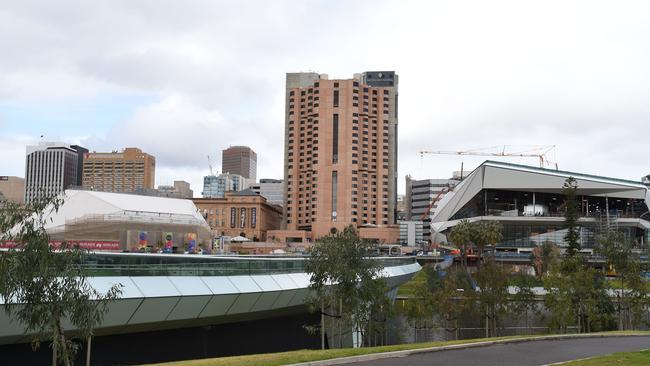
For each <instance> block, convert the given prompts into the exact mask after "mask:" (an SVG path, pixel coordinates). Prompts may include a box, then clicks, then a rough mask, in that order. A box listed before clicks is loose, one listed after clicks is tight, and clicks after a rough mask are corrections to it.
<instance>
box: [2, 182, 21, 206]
mask: <svg viewBox="0 0 650 366" xmlns="http://www.w3.org/2000/svg"><path fill="white" fill-rule="evenodd" d="M4 200H7V201H11V202H13V203H17V204H19V205H22V204H24V203H25V179H23V178H20V177H10V176H6V175H0V201H4Z"/></svg>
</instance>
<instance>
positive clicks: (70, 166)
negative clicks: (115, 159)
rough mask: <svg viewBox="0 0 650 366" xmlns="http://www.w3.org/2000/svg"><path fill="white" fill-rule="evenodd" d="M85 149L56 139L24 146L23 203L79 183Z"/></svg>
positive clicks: (45, 196) (46, 196)
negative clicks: (25, 152)
mask: <svg viewBox="0 0 650 366" xmlns="http://www.w3.org/2000/svg"><path fill="white" fill-rule="evenodd" d="M87 152H88V150H87V149H85V148H83V147H81V146H77V145H69V144H65V143H60V142H42V143H40V144H38V145H36V146H27V156H26V159H25V203H31V202H33V201H34V200H37V199H39V198H49V197H53V196H56V195H57V194H59V193H60V192H63V191H64V190H65V189H66V188H68V187H71V186H80V185H81V182H82V179H81V178H82V172H83V157H84V153H87Z"/></svg>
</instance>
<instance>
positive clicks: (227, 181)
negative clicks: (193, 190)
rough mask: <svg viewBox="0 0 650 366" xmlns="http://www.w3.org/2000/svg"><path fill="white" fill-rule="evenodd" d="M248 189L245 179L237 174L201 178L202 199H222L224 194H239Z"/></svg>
mask: <svg viewBox="0 0 650 366" xmlns="http://www.w3.org/2000/svg"><path fill="white" fill-rule="evenodd" d="M247 187H248V185H247V180H246V178H244V177H242V176H241V175H239V174H230V173H223V174H219V175H207V176H205V177H203V192H202V193H201V195H202V196H203V198H224V197H225V194H226V192H231V191H234V192H239V191H242V190H244V189H246V188H247Z"/></svg>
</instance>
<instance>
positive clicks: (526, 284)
mask: <svg viewBox="0 0 650 366" xmlns="http://www.w3.org/2000/svg"><path fill="white" fill-rule="evenodd" d="M534 286H535V278H534V277H532V276H529V275H525V274H520V275H518V276H517V277H515V294H514V295H513V296H512V302H511V308H512V313H513V314H514V315H516V316H517V317H520V316H523V317H524V320H525V324H526V334H529V333H530V323H529V316H528V315H529V314H530V313H533V314H535V313H537V310H538V309H537V305H536V304H537V296H535V292H534V291H533V287H534Z"/></svg>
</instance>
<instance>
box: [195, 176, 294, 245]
mask: <svg viewBox="0 0 650 366" xmlns="http://www.w3.org/2000/svg"><path fill="white" fill-rule="evenodd" d="M193 201H194V204H195V205H196V207H197V208H198V210H199V212H200V213H201V214H202V215H203V217H204V218H205V220H206V222H207V223H208V225H209V226H210V228H211V229H212V232H213V235H214V236H215V237H217V236H228V237H236V236H242V237H245V238H247V239H249V240H252V241H265V240H266V239H267V232H268V231H269V230H277V229H279V228H280V223H281V221H282V210H281V209H280V208H279V207H278V206H275V205H270V204H269V203H268V202H267V201H266V198H264V197H262V196H260V195H259V194H257V193H255V192H253V191H252V190H250V189H245V190H243V191H240V192H226V193H225V196H224V197H221V198H194V199H193Z"/></svg>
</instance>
